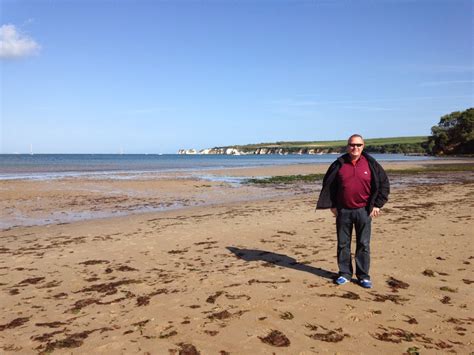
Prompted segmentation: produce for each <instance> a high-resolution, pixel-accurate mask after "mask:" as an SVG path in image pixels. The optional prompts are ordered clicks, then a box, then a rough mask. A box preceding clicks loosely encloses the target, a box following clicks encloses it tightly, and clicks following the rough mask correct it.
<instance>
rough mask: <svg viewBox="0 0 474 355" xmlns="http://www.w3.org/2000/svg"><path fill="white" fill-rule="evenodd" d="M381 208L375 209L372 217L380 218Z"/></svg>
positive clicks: (371, 213)
mask: <svg viewBox="0 0 474 355" xmlns="http://www.w3.org/2000/svg"><path fill="white" fill-rule="evenodd" d="M380 213H381V212H380V208H378V207H374V208H373V209H372V212H370V217H378V216H379V215H380Z"/></svg>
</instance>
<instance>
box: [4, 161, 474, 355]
mask: <svg viewBox="0 0 474 355" xmlns="http://www.w3.org/2000/svg"><path fill="white" fill-rule="evenodd" d="M325 168H327V166H326V167H325ZM325 168H324V167H323V168H322V169H323V170H325ZM291 169H293V168H291ZM295 169H296V171H299V172H300V173H306V172H304V171H301V170H298V169H297V168H295ZM275 171H276V170H275ZM279 171H280V172H282V171H283V170H279ZM312 172H313V173H314V171H312ZM292 173H293V172H292ZM247 174H248V172H247ZM261 174H262V175H267V172H265V173H261ZM277 174H279V175H282V174H281V173H277ZM441 175H443V174H441ZM441 175H440V176H438V177H437V178H436V177H435V178H433V177H431V178H432V179H431V183H430V184H419V183H418V184H417V183H410V184H405V185H402V186H400V187H395V188H394V190H393V192H392V194H391V199H390V202H389V203H388V204H387V206H386V208H384V209H383V214H382V216H381V217H380V218H378V219H376V220H375V221H374V224H373V241H372V256H373V259H372V278H373V280H374V288H373V289H372V290H366V289H362V288H361V287H359V286H358V285H356V284H355V283H351V284H348V285H345V286H343V287H336V286H335V285H333V284H332V282H331V278H332V277H333V276H334V272H336V271H337V269H336V263H335V233H334V218H333V217H332V216H331V214H330V212H329V211H317V212H315V211H314V204H315V200H316V195H317V191H318V189H319V187H318V186H317V184H315V185H316V186H312V187H308V186H293V187H281V189H279V188H278V186H274V187H272V188H269V189H274V191H278V192H280V191H281V192H282V193H281V194H280V195H278V194H277V195H274V196H273V197H265V196H263V197H262V198H261V199H257V198H255V196H254V195H255V194H257V195H258V191H260V190H258V189H261V188H258V187H255V188H254V189H255V190H252V191H247V192H243V193H242V196H241V197H242V198H241V199H240V198H239V199H232V198H230V199H228V200H225V199H224V198H223V200H224V201H222V203H217V202H218V201H217V200H218V199H216V200H215V202H216V203H214V204H212V205H205V206H199V205H196V206H192V205H189V206H188V207H187V208H184V209H177V210H168V211H162V212H151V213H140V214H135V215H130V214H129V215H126V216H119V217H114V218H103V219H94V220H84V221H77V222H74V223H67V224H57V223H56V224H55V223H54V221H53V223H52V224H49V225H43V226H31V227H21V226H20V227H13V228H10V229H6V230H3V231H2V232H0V238H1V241H2V243H1V247H0V254H1V256H2V257H1V258H0V293H1V295H2V297H1V298H0V310H1V312H0V349H2V352H4V353H12V354H13V353H21V354H23V353H25V354H30V353H33V354H34V353H50V352H53V353H68V354H69V353H73V354H82V353H107V354H120V353H123V354H130V353H137V354H147V353H150V354H197V353H198V352H199V353H201V354H226V353H230V354H271V353H277V354H298V353H304V354H309V353H328V352H329V353H336V352H340V353H364V354H367V353H372V354H380V353H404V352H407V351H409V349H411V350H414V349H415V347H416V348H418V349H419V350H420V351H421V352H422V353H425V352H426V353H446V352H458V353H470V352H472V351H474V347H473V344H472V342H473V341H474V339H473V337H472V334H473V322H474V318H473V317H472V306H473V304H472V303H473V302H472V287H473V285H472V283H473V282H474V278H473V276H472V275H473V274H472V271H473V270H472V264H473V262H474V254H473V252H472V227H473V223H472V207H473V193H474V181H473V180H474V179H473V177H472V174H471V173H457V174H447V175H449V176H444V175H443V176H441ZM441 178H443V179H444V180H443V179H441ZM395 179H396V177H395ZM437 179H438V180H439V181H445V182H444V183H442V184H439V183H438V184H437V183H436V180H437ZM446 181H447V182H446ZM63 182H64V181H62V182H61V181H52V182H50V184H51V185H52V186H53V187H51V188H50V190H48V189H47V187H45V189H46V192H45V190H38V186H39V185H35V184H47V183H46V182H37V181H36V182H22V181H16V182H13V184H17V185H15V188H21V190H17V191H16V192H15V189H13V188H11V186H13V185H9V186H10V188H7V184H6V183H5V184H3V185H2V189H1V190H0V191H1V192H2V197H4V196H5V194H10V195H8V196H9V201H10V203H14V202H15V201H20V202H22V200H23V203H25V204H26V203H27V202H28V203H29V204H30V205H29V206H30V207H28V208H31V209H33V208H40V209H41V208H44V209H45V210H54V209H55V207H54V203H56V210H57V211H64V210H68V209H69V208H70V205H71V203H72V201H73V200H74V198H77V197H76V194H77V191H79V190H80V186H82V185H83V184H84V183H85V181H81V183H80V184H73V185H70V187H71V186H73V187H74V188H72V192H70V193H71V194H70V195H69V194H68V192H67V191H68V190H67V189H64V188H59V187H58V186H59V185H58V183H63ZM76 182H77V181H76ZM89 182H90V181H89ZM28 183H31V184H33V185H28ZM90 183H91V184H96V185H94V186H95V187H96V189H97V187H101V188H102V189H103V190H101V192H100V193H102V194H103V192H104V191H115V190H117V191H121V192H120V193H123V191H124V189H125V187H127V186H128V188H129V189H130V190H132V191H133V194H136V193H137V191H142V192H143V193H144V194H149V190H153V188H152V187H153V186H155V188H156V191H155V190H153V191H155V194H156V195H155V196H157V197H156V198H157V199H159V197H158V195H159V194H158V192H160V193H162V192H163V194H164V192H166V191H167V192H168V193H170V196H171V197H170V201H171V200H172V199H173V198H174V196H177V195H180V194H181V193H182V196H183V197H182V198H190V199H192V198H194V196H195V194H196V191H202V190H207V189H210V187H204V186H201V185H200V184H202V185H211V186H212V187H211V188H212V189H214V188H215V190H216V192H215V193H216V194H217V193H218V191H221V192H222V195H223V196H227V195H229V194H230V191H238V190H239V188H232V187H228V186H227V185H226V184H223V183H221V182H204V181H201V180H199V181H198V180H192V179H190V180H185V183H184V184H183V181H182V180H179V181H175V182H174V185H173V183H172V182H169V186H168V187H167V188H165V187H163V186H162V185H159V184H160V183H163V181H161V182H159V181H153V182H151V181H147V182H144V183H143V185H141V182H140V181H126V182H116V181H112V182H107V184H105V185H104V184H102V183H101V182H97V181H92V182H90ZM109 183H110V185H109ZM115 184H117V185H115ZM122 184H124V185H122ZM127 184H128V185H127ZM150 184H151V185H150ZM154 184H156V185H154ZM158 185H159V187H158ZM196 185H199V186H200V187H199V188H197V187H195V186H196ZM28 186H30V190H28ZM65 186H68V185H67V183H66V185H65ZM63 187H64V186H63ZM89 187H90V186H89ZM89 187H88V188H87V189H86V190H87V191H86V192H84V191H83V192H82V193H84V196H86V197H84V200H83V201H82V202H81V201H76V202H77V203H78V204H79V205H80V206H83V204H85V205H86V206H87V205H89V206H90V207H92V206H94V202H93V201H92V202H91V200H88V199H87V196H93V194H92V192H91V189H90V188H89ZM108 189H111V190H108ZM114 189H115V190H114ZM174 189H175V190H174ZM291 189H297V192H296V193H293V194H291V193H286V192H287V191H288V190H291ZM170 191H171V192H170ZM40 193H44V194H45V195H44V196H43V195H41V196H39V195H38V194H40ZM100 193H99V195H94V196H96V197H97V196H102V195H100ZM235 193H236V194H239V193H241V192H235ZM30 194H31V195H30ZM48 194H49V195H48ZM88 194H92V195H88ZM147 196H148V195H147ZM248 196H253V197H254V198H253V200H252V199H251V198H249V199H246V198H247V197H248ZM36 197H40V199H37V202H36V203H33V202H31V201H32V200H34V199H35V198H36ZM43 198H44V200H43ZM147 198H150V197H147ZM203 199H205V197H203ZM163 200H164V201H168V200H165V199H164V198H163ZM43 201H46V202H47V203H45V204H44V205H43ZM20 202H18V203H20ZM113 203H116V204H117V206H127V203H128V202H127V201H124V202H120V201H119V202H117V201H115V202H113ZM20 205H21V204H20ZM95 206H97V209H98V210H99V211H98V212H100V209H101V208H102V207H103V206H104V205H103V204H101V202H100V201H99V202H97V203H96V204H95ZM3 208H5V206H3ZM28 208H27V207H25V213H26V214H28V213H29V212H28V211H29V209H28ZM13 212H15V211H14V209H13ZM94 213H95V212H94Z"/></svg>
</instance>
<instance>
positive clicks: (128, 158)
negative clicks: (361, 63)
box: [0, 154, 436, 180]
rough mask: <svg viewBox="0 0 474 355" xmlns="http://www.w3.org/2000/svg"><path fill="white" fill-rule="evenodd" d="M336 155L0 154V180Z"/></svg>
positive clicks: (387, 157)
mask: <svg viewBox="0 0 474 355" xmlns="http://www.w3.org/2000/svg"><path fill="white" fill-rule="evenodd" d="M373 156H374V157H375V158H376V159H377V160H379V161H415V160H427V159H429V160H434V159H436V158H433V157H424V156H405V155H402V154H374V155H373ZM336 157H337V155H334V154H323V155H241V156H231V155H178V154H163V155H154V154H123V155H121V154H34V155H30V154H0V180H10V179H54V178H61V177H68V176H70V177H74V176H83V175H104V176H106V177H108V178H113V177H114V176H115V174H123V173H133V174H140V173H150V172H154V173H161V172H173V171H177V172H179V171H205V170H210V169H225V168H239V167H256V166H272V165H288V164H318V163H330V162H332V161H334V160H335V159H336Z"/></svg>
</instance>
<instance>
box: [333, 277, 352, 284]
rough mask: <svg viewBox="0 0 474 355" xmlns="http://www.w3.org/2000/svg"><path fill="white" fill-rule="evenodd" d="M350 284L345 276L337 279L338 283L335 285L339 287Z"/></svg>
mask: <svg viewBox="0 0 474 355" xmlns="http://www.w3.org/2000/svg"><path fill="white" fill-rule="evenodd" d="M348 282H349V280H348V279H346V278H345V277H344V276H339V277H338V278H337V279H336V281H334V283H335V284H336V285H338V286H341V285H344V284H346V283H348Z"/></svg>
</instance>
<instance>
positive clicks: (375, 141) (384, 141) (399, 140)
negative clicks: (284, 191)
mask: <svg viewBox="0 0 474 355" xmlns="http://www.w3.org/2000/svg"><path fill="white" fill-rule="evenodd" d="M427 140H428V137H426V136H416V137H392V138H369V139H366V140H365V144H366V145H367V146H370V145H377V146H379V145H388V144H416V143H422V142H426V141H427ZM346 143H347V141H345V140H338V141H314V142H275V143H259V144H247V145H236V146H232V147H235V148H238V149H242V148H243V149H256V148H263V147H265V148H299V147H301V148H326V147H342V146H345V145H346Z"/></svg>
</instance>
